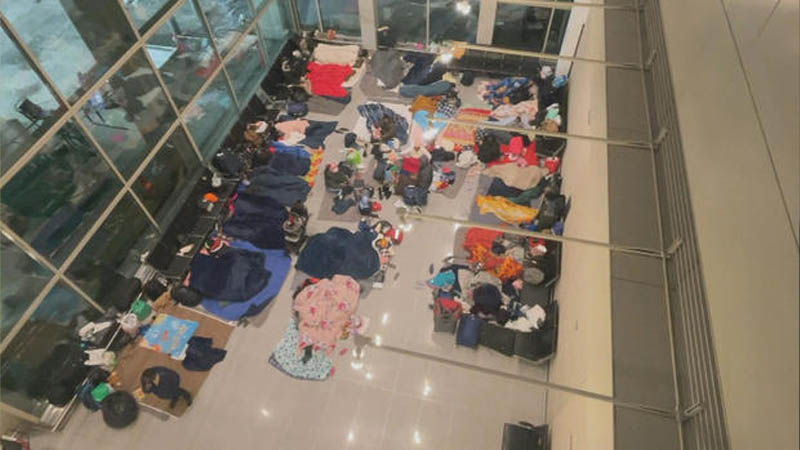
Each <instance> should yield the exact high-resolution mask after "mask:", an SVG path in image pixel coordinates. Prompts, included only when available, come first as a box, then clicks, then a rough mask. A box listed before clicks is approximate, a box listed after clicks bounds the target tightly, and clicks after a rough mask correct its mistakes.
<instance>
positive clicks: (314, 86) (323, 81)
mask: <svg viewBox="0 0 800 450" xmlns="http://www.w3.org/2000/svg"><path fill="white" fill-rule="evenodd" d="M352 73H353V68H352V67H350V66H343V65H338V64H317V63H315V62H312V63H309V64H308V79H309V81H311V92H313V93H314V94H316V95H324V96H327V97H339V98H341V97H347V96H348V95H349V92H347V89H345V88H344V87H342V84H343V83H344V82H345V80H346V79H347V77H349V76H350V75H351V74H352Z"/></svg>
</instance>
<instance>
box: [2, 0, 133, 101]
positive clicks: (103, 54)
mask: <svg viewBox="0 0 800 450" xmlns="http://www.w3.org/2000/svg"><path fill="white" fill-rule="evenodd" d="M0 11H1V12H2V13H3V15H5V16H6V18H8V20H9V21H10V22H11V25H12V26H13V27H14V29H15V30H16V31H17V33H19V34H20V36H22V39H23V40H24V41H25V44H26V45H27V46H28V47H29V48H30V49H31V51H32V52H33V54H34V55H36V58H37V59H38V60H39V63H40V64H41V65H42V67H44V70H45V71H46V72H47V74H48V75H49V76H50V77H51V78H52V79H53V81H54V82H55V84H56V87H58V89H59V90H60V91H61V93H62V94H64V95H65V96H66V97H68V98H69V99H70V100H75V99H77V98H78V97H79V96H80V95H82V94H83V93H84V92H86V90H87V89H88V88H89V87H91V86H92V85H93V84H94V83H95V82H96V81H97V79H98V78H100V77H101V76H102V75H103V74H104V73H106V72H107V71H108V69H109V68H110V67H111V65H113V64H114V63H115V62H116V61H117V60H118V59H119V57H120V56H122V54H123V53H125V51H126V50H127V49H128V48H130V46H131V45H133V43H134V42H136V37H135V36H134V34H133V30H132V29H131V27H130V25H129V24H128V20H127V19H126V18H125V13H124V12H123V11H122V9H120V7H119V3H117V2H115V1H106V2H96V1H93V0H71V1H63V0H39V1H36V2H21V1H5V2H0ZM4 64H5V63H4Z"/></svg>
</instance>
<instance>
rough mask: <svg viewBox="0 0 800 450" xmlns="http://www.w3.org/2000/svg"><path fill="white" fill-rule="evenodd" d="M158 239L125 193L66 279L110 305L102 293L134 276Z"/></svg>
mask: <svg viewBox="0 0 800 450" xmlns="http://www.w3.org/2000/svg"><path fill="white" fill-rule="evenodd" d="M156 237H157V234H156V231H155V229H154V228H153V226H152V225H151V224H150V222H149V221H148V220H147V217H146V216H145V215H144V212H143V211H142V210H141V208H139V205H138V204H137V203H136V202H135V201H134V200H133V198H132V197H131V196H130V195H128V194H126V195H125V197H123V198H122V200H121V201H120V202H119V204H118V205H117V206H116V207H115V208H114V210H113V211H112V212H111V214H110V215H109V216H108V218H107V219H106V221H105V222H104V223H103V225H101V226H100V228H99V229H98V230H97V232H96V233H95V234H94V236H92V238H91V239H90V240H89V242H88V243H87V244H86V247H84V249H83V250H82V251H81V253H80V254H79V255H78V257H77V258H76V259H75V261H73V262H72V264H70V266H69V269H67V276H68V277H70V278H71V279H72V280H74V281H75V283H76V284H77V285H78V286H80V287H81V289H83V290H84V291H85V292H86V293H87V294H89V296H91V297H92V298H93V299H96V300H97V302H98V303H100V304H101V305H103V306H111V304H110V300H111V299H108V298H102V297H101V293H103V292H108V291H109V290H110V289H111V287H112V286H114V285H115V284H116V283H117V279H118V275H123V276H132V275H133V273H134V272H135V271H136V269H137V268H138V267H139V265H140V264H141V257H142V255H143V254H144V253H145V252H146V251H148V250H149V249H150V247H151V244H153V243H154V240H155V238H156Z"/></svg>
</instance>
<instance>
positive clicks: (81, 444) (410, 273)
mask: <svg viewBox="0 0 800 450" xmlns="http://www.w3.org/2000/svg"><path fill="white" fill-rule="evenodd" d="M473 90H474V88H473V89H464V91H463V92H462V95H463V96H465V97H466V96H474V95H475V93H474V92H472V91H473ZM363 101H364V99H363V96H362V95H361V93H360V92H359V90H358V89H356V90H355V94H354V99H353V102H352V103H351V104H350V105H348V107H347V109H346V110H345V111H344V112H343V113H342V114H341V115H340V116H339V117H338V120H339V122H340V123H339V126H344V127H350V126H352V125H353V124H354V123H355V119H356V118H357V112H356V109H355V108H356V106H357V105H359V104H360V103H363ZM470 103H474V99H472V98H471V97H470ZM310 118H312V119H328V120H330V117H324V116H320V115H314V114H312V115H311V116H310ZM342 139H343V137H342V135H337V134H334V135H332V136H331V137H330V138H329V139H328V141H327V142H326V144H327V151H326V153H325V163H327V162H329V161H333V160H337V159H339V158H340V156H341V155H340V153H339V151H340V149H341V148H343V145H342ZM476 186H477V180H476V179H469V180H467V182H466V183H465V185H464V186H463V187H462V190H461V192H460V193H459V195H458V196H457V198H456V199H447V198H445V197H443V196H441V195H432V196H431V197H430V205H429V206H428V208H427V211H428V212H431V213H434V214H443V215H445V214H446V215H451V216H456V217H466V216H467V214H468V211H469V206H470V205H471V202H472V201H473V196H474V194H475V189H476ZM323 189H324V186H323V183H322V179H321V177H320V179H319V182H318V184H317V185H316V186H315V188H314V190H313V191H312V195H311V197H310V198H309V202H308V208H309V211H311V212H312V219H311V223H310V226H309V233H316V232H321V231H325V230H327V229H328V228H329V227H331V226H343V227H345V228H349V229H354V227H355V224H354V223H337V222H330V221H318V220H315V219H314V217H313V214H315V213H316V211H318V210H319V205H320V203H321V201H322V195H323ZM384 203H385V204H384V213H383V214H382V215H383V216H384V218H386V219H388V220H390V221H393V222H395V223H397V220H396V215H395V208H394V206H392V205H391V204H389V202H384ZM453 232H454V227H453V225H448V224H439V223H432V222H415V223H414V224H413V228H412V229H411V230H410V231H409V232H408V233H407V234H406V238H405V240H404V241H403V243H402V245H400V246H399V247H398V249H397V256H396V257H395V259H394V264H395V265H396V267H397V269H394V270H392V271H391V272H390V273H389V274H388V276H387V281H386V283H385V286H384V288H383V289H373V290H372V291H371V292H370V293H369V295H368V296H367V297H366V298H362V299H361V302H360V305H359V314H363V315H366V316H368V317H369V318H370V319H371V325H370V330H369V332H368V334H369V335H371V336H372V337H373V339H374V340H376V341H380V342H381V343H382V344H383V346H384V348H381V347H365V348H363V353H362V354H361V357H360V358H359V359H356V358H354V352H353V351H354V350H355V346H354V344H353V342H352V339H351V340H350V341H348V342H346V343H345V344H344V347H347V348H348V349H349V351H348V352H346V354H344V355H336V356H334V363H335V365H336V374H335V376H334V377H332V378H330V379H329V380H327V381H324V382H309V381H298V380H295V379H293V378H290V377H287V376H286V375H283V374H282V373H280V372H278V371H277V370H275V369H274V368H273V367H271V366H270V365H269V364H268V363H267V358H268V357H269V354H270V353H271V351H272V349H273V348H274V347H275V346H276V344H277V343H278V341H279V340H280V338H281V337H282V335H283V333H284V332H285V330H286V326H287V322H288V320H289V316H290V309H291V296H290V289H289V286H290V284H291V280H292V279H293V278H294V274H293V273H290V275H289V277H288V279H287V282H286V283H285V284H284V289H283V291H282V292H281V293H280V295H279V296H278V298H277V299H276V300H274V301H273V303H272V304H271V305H270V307H269V308H268V309H267V310H266V311H264V312H263V313H262V317H259V318H257V319H256V320H254V324H252V325H250V326H248V327H245V328H237V329H236V330H235V331H234V333H233V335H232V336H231V340H230V342H229V344H228V351H229V353H228V356H227V358H226V359H225V361H223V362H222V363H221V364H219V365H217V366H216V367H214V368H213V369H212V371H211V374H210V376H209V378H208V380H207V381H206V384H205V385H204V387H203V389H202V391H201V392H200V394H199V395H198V396H197V398H196V400H195V403H194V404H193V406H192V407H191V408H190V409H189V411H188V412H187V413H186V415H184V416H183V417H181V418H180V419H169V420H166V421H164V420H161V419H159V418H157V417H156V416H154V415H152V414H150V413H147V412H142V413H141V414H140V416H139V418H138V420H137V422H136V423H135V424H134V425H132V426H130V427H128V428H126V429H124V430H113V429H110V428H108V427H107V426H105V425H104V424H103V421H102V417H101V415H100V413H90V412H88V411H87V410H86V409H85V408H83V407H78V408H77V410H76V412H75V414H74V415H73V417H72V418H71V420H70V421H69V423H68V425H67V426H66V429H65V430H64V431H63V432H62V433H59V434H50V435H42V436H36V437H34V439H33V448H34V449H36V450H72V449H75V450H77V449H87V448H93V449H106V448H109V449H110V448H114V449H115V450H133V449H154V448H171V449H196V450H202V449H214V450H218V449H228V448H231V449H232V448H259V449H270V448H276V449H282V450H294V449H297V450H310V449H324V450H335V449H338V448H349V449H384V450H393V449H410V448H419V449H424V448H430V449H437V450H445V449H459V450H466V449H482V450H483V449H492V448H499V446H500V442H501V433H502V429H503V424H504V423H505V422H507V421H511V420H526V421H529V422H531V423H534V424H537V423H544V422H545V417H544V412H545V405H546V403H545V402H546V391H545V390H544V389H541V388H539V387H537V386H535V385H533V384H530V383H527V382H524V381H521V380H516V379H513V378H508V377H501V376H498V375H492V374H487V373H485V372H483V371H481V370H473V369H467V368H463V367H458V366H454V365H451V364H446V363H442V362H438V361H432V360H429V359H427V358H424V357H419V356H409V355H406V354H401V353H398V352H395V351H392V350H391V349H388V348H386V347H387V346H388V347H397V348H401V349H405V350H411V351H413V352H417V353H420V354H427V355H435V356H438V357H444V358H447V359H449V360H452V361H457V362H460V363H466V364H470V365H473V366H477V367H478V368H480V367H483V368H491V369H493V370H499V371H503V372H506V373H508V374H512V375H517V376H521V377H526V378H535V379H540V380H544V379H546V377H547V370H546V367H536V366H532V365H530V364H526V363H524V362H522V361H520V360H518V359H514V358H508V357H505V356H502V355H500V354H497V353H494V352H492V351H491V350H488V349H478V350H470V349H465V348H457V347H455V345H454V339H453V336H452V335H446V334H441V333H433V321H432V313H431V311H430V309H429V303H430V294H429V291H428V289H427V288H425V287H424V285H423V284H422V282H423V281H424V280H425V279H426V278H428V277H429V276H430V274H429V266H430V264H431V263H433V264H434V266H435V268H436V269H438V267H439V266H440V264H441V260H442V258H444V257H445V256H447V255H448V254H449V253H452V251H453Z"/></svg>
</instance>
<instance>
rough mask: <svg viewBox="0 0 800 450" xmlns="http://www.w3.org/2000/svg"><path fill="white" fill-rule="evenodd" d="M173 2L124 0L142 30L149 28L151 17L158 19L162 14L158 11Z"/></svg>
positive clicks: (167, 0) (168, 0)
mask: <svg viewBox="0 0 800 450" xmlns="http://www.w3.org/2000/svg"><path fill="white" fill-rule="evenodd" d="M173 3H174V2H173V1H171V0H124V2H123V4H124V5H125V9H127V10H128V13H129V14H130V15H131V19H132V20H133V23H135V24H136V26H137V27H138V28H139V30H142V31H144V30H145V29H147V28H149V26H148V24H149V22H152V21H151V20H150V19H157V18H158V15H160V14H158V13H159V12H162V11H163V10H164V9H166V8H167V7H168V4H170V5H171V4H173Z"/></svg>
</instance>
